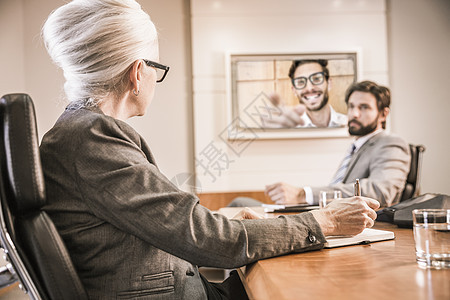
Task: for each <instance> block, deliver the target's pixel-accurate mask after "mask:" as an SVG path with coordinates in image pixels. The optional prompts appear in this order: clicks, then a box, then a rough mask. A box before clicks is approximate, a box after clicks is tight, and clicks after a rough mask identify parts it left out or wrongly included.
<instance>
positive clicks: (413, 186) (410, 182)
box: [400, 144, 425, 202]
mask: <svg viewBox="0 0 450 300" xmlns="http://www.w3.org/2000/svg"><path fill="white" fill-rule="evenodd" d="M409 149H410V151H411V165H410V169H409V173H408V177H407V178H406V184H405V188H404V189H403V193H402V197H401V198H400V202H402V201H404V200H407V199H410V198H413V197H416V196H418V195H419V193H420V176H421V171H422V157H423V152H425V147H424V146H423V145H413V144H409Z"/></svg>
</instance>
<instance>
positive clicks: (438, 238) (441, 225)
mask: <svg viewBox="0 0 450 300" xmlns="http://www.w3.org/2000/svg"><path fill="white" fill-rule="evenodd" d="M413 224H414V241H415V246H416V261H417V263H418V264H419V266H420V267H422V268H434V269H443V268H450V209H415V210H413Z"/></svg>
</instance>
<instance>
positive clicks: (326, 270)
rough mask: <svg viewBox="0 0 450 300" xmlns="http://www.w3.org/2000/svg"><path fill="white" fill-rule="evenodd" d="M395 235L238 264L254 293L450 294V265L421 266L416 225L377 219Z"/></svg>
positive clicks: (374, 296)
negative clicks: (439, 267) (417, 257)
mask: <svg viewBox="0 0 450 300" xmlns="http://www.w3.org/2000/svg"><path fill="white" fill-rule="evenodd" d="M374 228H377V229H384V230H390V231H394V233H395V236H396V238H395V239H394V240H390V241H382V242H376V243H372V244H369V245H356V246H346V247H340V248H334V249H322V250H319V251H312V252H305V253H299V254H290V255H285V256H280V257H275V258H271V259H266V260H261V261H258V262H256V263H253V264H251V265H248V266H246V267H244V268H241V269H239V270H238V271H239V275H240V276H241V279H242V281H243V283H244V286H245V288H246V290H247V293H248V294H249V297H250V299H258V300H263V299H277V300H278V299H309V300H313V299H365V300H369V299H376V300H384V299H408V300H409V299H430V300H431V299H442V300H449V299H450V269H445V270H434V269H421V268H419V267H418V265H417V263H416V261H415V250H414V238H413V232H412V229H402V228H398V227H397V226H396V225H392V224H388V223H381V222H377V223H376V224H375V226H374Z"/></svg>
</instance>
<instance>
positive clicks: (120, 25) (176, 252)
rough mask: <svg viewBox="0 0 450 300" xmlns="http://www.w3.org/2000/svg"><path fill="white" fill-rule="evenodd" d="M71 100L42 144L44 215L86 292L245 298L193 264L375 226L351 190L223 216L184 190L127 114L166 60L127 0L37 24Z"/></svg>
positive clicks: (314, 244)
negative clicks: (281, 208) (340, 197)
mask: <svg viewBox="0 0 450 300" xmlns="http://www.w3.org/2000/svg"><path fill="white" fill-rule="evenodd" d="M43 37H44V41H45V45H46V47H47V49H48V53H49V54H50V56H51V58H52V59H53V61H54V62H55V63H56V64H57V65H58V66H60V67H61V68H62V70H63V71H64V77H65V79H66V83H65V86H64V87H65V92H66V95H67V98H68V100H69V101H70V104H69V105H68V106H67V108H66V110H65V111H64V113H63V114H62V115H61V117H60V118H59V119H58V120H57V122H56V124H55V125H54V127H53V128H52V129H51V130H50V131H49V132H48V133H47V134H46V135H45V136H44V138H43V140H42V143H41V158H42V164H43V169H44V174H45V180H46V188H47V196H48V205H47V206H46V208H45V209H46V211H47V212H48V213H49V214H50V216H51V218H52V219H53V221H54V222H55V224H56V226H57V228H58V230H59V232H60V234H61V236H62V237H63V239H64V241H65V243H66V245H67V248H68V250H69V252H70V255H71V258H72V260H73V262H74V264H75V267H76V269H77V271H78V273H79V275H80V278H81V280H82V282H83V284H84V286H85V287H86V290H87V292H88V294H89V297H90V298H93V299H113V298H118V299H122V298H123V299H131V298H133V299H135V298H139V299H141V298H142V299H162V298H164V299H206V298H209V299H227V298H232V299H240V298H245V297H246V295H245V291H244V290H243V288H242V285H240V282H239V280H237V278H236V277H235V276H231V277H230V278H229V279H228V280H227V281H225V282H224V283H223V284H211V283H209V282H208V281H206V280H205V279H204V278H202V277H201V275H200V274H199V272H198V268H197V266H198V265H200V266H211V267H220V268H235V267H239V266H242V265H245V264H248V263H251V262H253V261H255V260H258V259H263V258H267V257H271V256H277V255H283V254H286V253H291V252H301V251H306V250H312V249H319V248H321V247H322V246H323V244H324V243H325V237H324V234H339V233H341V234H348V233H359V232H361V231H362V230H363V229H364V228H365V227H370V226H372V225H373V219H375V216H376V214H375V212H374V210H373V208H377V205H378V202H376V201H374V200H372V199H367V198H352V199H347V200H344V201H342V202H341V203H339V204H337V203H336V204H333V203H332V204H331V205H330V206H328V208H326V209H324V210H321V211H314V212H312V213H303V214H299V215H293V216H287V217H280V218H276V219H266V220H242V221H239V220H228V219H227V218H225V217H223V216H220V215H217V214H213V213H211V212H210V211H209V210H208V209H206V208H205V207H202V206H201V205H199V203H198V199H197V198H196V197H195V196H194V195H192V194H189V193H185V192H182V191H180V190H179V189H178V188H177V187H176V186H174V185H173V184H172V183H171V182H170V181H169V180H168V179H167V178H166V177H165V176H164V175H163V174H161V173H160V171H159V170H158V167H157V166H156V163H155V160H154V158H153V156H152V154H151V151H150V149H149V147H148V146H147V144H146V142H145V141H144V140H143V139H142V137H141V136H140V135H139V134H138V133H137V132H136V131H135V130H134V129H133V128H131V127H130V126H129V125H128V124H127V123H125V122H124V121H125V120H126V119H128V118H130V117H133V116H140V115H143V114H144V113H145V112H146V109H147V108H148V106H149V104H150V102H151V100H152V98H153V95H154V91H155V86H156V83H158V82H161V81H162V80H163V79H164V77H165V75H166V73H167V71H168V70H169V68H168V67H166V66H164V65H162V64H160V63H159V53H158V38H157V32H156V29H155V26H154V24H153V23H152V21H151V20H150V17H149V16H148V15H147V14H146V13H145V12H144V11H143V10H142V9H141V7H140V6H139V4H138V3H136V2H135V1H133V0H75V1H72V2H70V3H68V4H66V5H63V6H62V7H60V8H59V9H57V10H56V11H54V12H53V13H52V14H51V15H50V16H49V18H48V20H47V21H46V23H45V25H44V27H43Z"/></svg>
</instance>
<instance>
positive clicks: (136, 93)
mask: <svg viewBox="0 0 450 300" xmlns="http://www.w3.org/2000/svg"><path fill="white" fill-rule="evenodd" d="M139 93H140V91H139V90H138V91H137V92H136V90H135V89H133V95H135V96H136V97H137V96H139Z"/></svg>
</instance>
